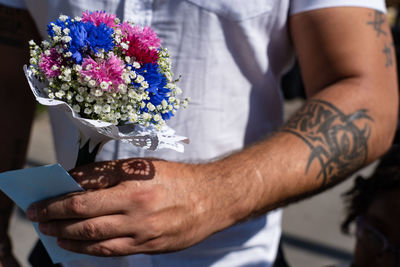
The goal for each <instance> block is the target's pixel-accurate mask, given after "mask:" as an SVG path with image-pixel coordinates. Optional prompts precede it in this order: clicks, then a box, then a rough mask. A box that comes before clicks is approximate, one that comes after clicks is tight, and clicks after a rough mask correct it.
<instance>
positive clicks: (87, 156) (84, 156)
mask: <svg viewBox="0 0 400 267" xmlns="http://www.w3.org/2000/svg"><path fill="white" fill-rule="evenodd" d="M89 141H90V140H88V141H87V142H86V143H85V145H84V146H82V147H81V148H79V152H78V158H77V159H76V163H75V167H80V166H82V165H86V164H89V163H93V162H94V161H95V159H96V155H97V152H99V149H100V145H101V143H99V144H97V145H96V146H95V148H94V149H93V151H91V152H90V151H89Z"/></svg>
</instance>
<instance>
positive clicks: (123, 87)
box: [118, 83, 128, 94]
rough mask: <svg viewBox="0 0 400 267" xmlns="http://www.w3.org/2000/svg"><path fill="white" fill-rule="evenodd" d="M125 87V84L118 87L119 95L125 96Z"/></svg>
mask: <svg viewBox="0 0 400 267" xmlns="http://www.w3.org/2000/svg"><path fill="white" fill-rule="evenodd" d="M127 88H128V87H127V86H126V85H125V84H122V83H121V84H120V85H118V91H119V92H120V93H121V94H126V91H127Z"/></svg>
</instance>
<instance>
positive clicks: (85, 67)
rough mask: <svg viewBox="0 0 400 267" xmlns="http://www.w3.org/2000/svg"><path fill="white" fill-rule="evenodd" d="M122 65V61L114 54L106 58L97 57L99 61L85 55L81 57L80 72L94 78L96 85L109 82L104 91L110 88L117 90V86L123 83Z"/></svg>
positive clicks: (123, 65)
mask: <svg viewBox="0 0 400 267" xmlns="http://www.w3.org/2000/svg"><path fill="white" fill-rule="evenodd" d="M124 67H125V64H124V62H123V61H122V60H121V59H119V58H118V57H117V56H115V55H111V56H110V58H109V59H108V60H103V59H99V62H96V61H95V60H93V59H92V58H90V57H87V58H84V59H83V63H82V70H81V72H80V73H81V74H82V75H83V76H88V77H90V78H91V79H93V80H95V81H96V82H97V85H100V84H101V83H102V82H107V83H109V82H111V85H110V86H109V87H108V89H106V91H111V89H114V90H115V91H118V86H119V85H120V84H122V83H123V79H122V74H123V72H124Z"/></svg>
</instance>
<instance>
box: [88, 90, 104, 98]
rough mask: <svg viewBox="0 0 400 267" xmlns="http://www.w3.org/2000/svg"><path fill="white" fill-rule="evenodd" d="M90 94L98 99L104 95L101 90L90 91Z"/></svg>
mask: <svg viewBox="0 0 400 267" xmlns="http://www.w3.org/2000/svg"><path fill="white" fill-rule="evenodd" d="M90 93H91V94H92V95H94V96H96V97H99V96H102V95H103V91H102V90H100V89H92V90H90Z"/></svg>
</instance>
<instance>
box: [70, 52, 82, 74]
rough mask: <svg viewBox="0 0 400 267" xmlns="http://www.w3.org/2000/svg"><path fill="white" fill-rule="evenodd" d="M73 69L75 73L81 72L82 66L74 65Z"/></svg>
mask: <svg viewBox="0 0 400 267" xmlns="http://www.w3.org/2000/svg"><path fill="white" fill-rule="evenodd" d="M67 53H71V52H67ZM74 69H75V70H76V71H78V72H79V71H81V70H82V66H81V65H78V64H75V65H74Z"/></svg>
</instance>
